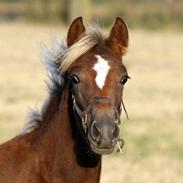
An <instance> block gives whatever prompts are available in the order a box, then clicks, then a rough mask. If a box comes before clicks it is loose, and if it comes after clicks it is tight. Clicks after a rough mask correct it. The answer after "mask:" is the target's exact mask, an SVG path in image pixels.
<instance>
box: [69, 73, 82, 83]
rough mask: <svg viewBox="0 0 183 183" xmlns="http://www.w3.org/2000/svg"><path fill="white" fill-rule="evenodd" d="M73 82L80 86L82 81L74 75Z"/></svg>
mask: <svg viewBox="0 0 183 183" xmlns="http://www.w3.org/2000/svg"><path fill="white" fill-rule="evenodd" d="M71 81H72V82H73V83H74V84H78V83H79V82H80V79H79V78H78V77H77V76H76V75H75V74H73V75H72V76H71Z"/></svg>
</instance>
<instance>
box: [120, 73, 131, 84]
mask: <svg viewBox="0 0 183 183" xmlns="http://www.w3.org/2000/svg"><path fill="white" fill-rule="evenodd" d="M128 79H131V78H130V76H128V75H124V76H123V77H122V78H121V80H120V83H121V84H122V85H124V84H125V83H126V82H127V81H128Z"/></svg>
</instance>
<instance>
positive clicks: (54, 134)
mask: <svg viewBox="0 0 183 183" xmlns="http://www.w3.org/2000/svg"><path fill="white" fill-rule="evenodd" d="M52 95H53V94H52ZM52 98H53V101H52V102H51V103H50V106H48V109H47V110H46V112H47V113H49V111H51V112H52V117H50V115H47V114H45V116H46V118H47V119H46V118H45V120H46V123H45V125H44V126H43V128H42V129H41V131H42V132H43V134H44V135H43V136H46V137H45V138H42V139H43V141H45V143H46V144H48V147H47V148H50V146H49V145H50V143H51V144H54V145H52V148H53V149H54V151H55V154H56V155H58V156H59V157H52V158H56V159H57V158H58V159H60V158H61V159H62V158H63V159H70V161H74V162H75V164H76V165H77V166H79V167H82V168H83V167H84V168H95V167H99V166H100V163H101V156H100V155H97V154H95V153H93V152H92V151H91V149H90V146H89V145H88V144H87V143H86V141H85V139H84V137H83V135H81V133H80V130H79V129H78V126H77V120H76V118H75V117H74V113H73V106H72V105H73V104H72V98H71V96H70V94H69V90H68V89H65V90H64V92H63V94H62V97H61V99H60V97H55V96H54V97H52ZM54 100H55V101H54ZM59 100H60V101H59ZM51 104H54V105H55V106H54V107H53V106H51ZM56 105H57V107H56ZM49 108H50V110H49ZM53 109H54V110H55V111H54V112H53ZM49 139H50V142H49V143H48V142H47V141H49ZM45 143H44V144H45ZM55 161H57V160H55ZM57 162H58V163H59V161H57ZM60 163H62V162H60Z"/></svg>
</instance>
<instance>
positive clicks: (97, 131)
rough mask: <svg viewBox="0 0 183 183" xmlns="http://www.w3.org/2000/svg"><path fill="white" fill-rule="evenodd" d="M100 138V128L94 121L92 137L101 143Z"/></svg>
mask: <svg viewBox="0 0 183 183" xmlns="http://www.w3.org/2000/svg"><path fill="white" fill-rule="evenodd" d="M99 136H100V128H99V127H98V126H97V123H96V121H94V122H93V123H92V126H91V137H92V138H93V139H94V140H96V141H99Z"/></svg>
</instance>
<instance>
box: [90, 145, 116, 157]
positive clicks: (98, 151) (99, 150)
mask: <svg viewBox="0 0 183 183" xmlns="http://www.w3.org/2000/svg"><path fill="white" fill-rule="evenodd" d="M90 147H91V150H92V151H93V152H94V153H96V154H100V155H105V154H111V153H112V152H113V150H114V146H113V147H112V148H109V149H102V148H98V147H97V146H96V145H94V144H93V143H90Z"/></svg>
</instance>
